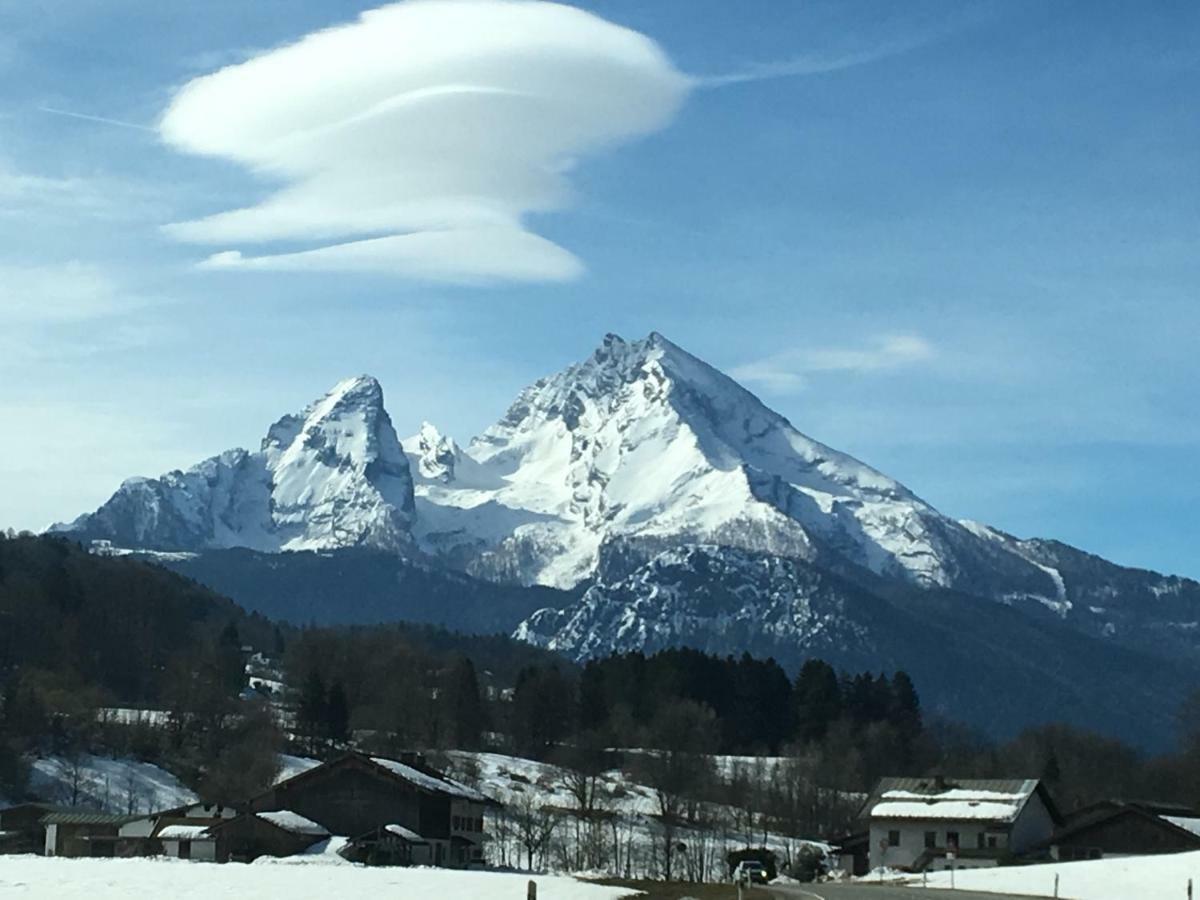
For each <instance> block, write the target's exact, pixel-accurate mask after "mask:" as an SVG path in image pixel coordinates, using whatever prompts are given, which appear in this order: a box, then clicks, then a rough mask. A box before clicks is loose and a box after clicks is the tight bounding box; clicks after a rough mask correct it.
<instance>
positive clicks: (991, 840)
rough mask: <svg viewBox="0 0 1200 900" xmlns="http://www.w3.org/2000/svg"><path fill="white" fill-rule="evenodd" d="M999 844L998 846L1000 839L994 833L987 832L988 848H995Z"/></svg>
mask: <svg viewBox="0 0 1200 900" xmlns="http://www.w3.org/2000/svg"><path fill="white" fill-rule="evenodd" d="M999 846H1000V840H999V839H998V838H997V837H996V836H995V835H994V834H989V835H988V849H990V850H995V849H996V848H997V847H999Z"/></svg>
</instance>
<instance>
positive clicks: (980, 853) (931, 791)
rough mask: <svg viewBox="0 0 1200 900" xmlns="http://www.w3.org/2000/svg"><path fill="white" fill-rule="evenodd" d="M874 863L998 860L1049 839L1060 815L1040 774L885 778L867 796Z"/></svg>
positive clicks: (958, 864) (930, 865)
mask: <svg viewBox="0 0 1200 900" xmlns="http://www.w3.org/2000/svg"><path fill="white" fill-rule="evenodd" d="M864 811H866V812H867V814H868V816H869V821H870V866H871V868H872V869H874V868H878V867H881V866H886V867H888V868H894V869H908V870H912V871H930V870H936V869H946V868H950V867H951V866H953V867H955V868H962V869H965V868H980V867H984V866H995V865H998V864H999V863H1000V862H1001V861H1003V860H1005V859H1007V858H1010V857H1014V856H1018V855H1020V854H1021V853H1023V852H1025V851H1026V850H1028V849H1030V848H1031V847H1034V846H1035V845H1038V844H1041V843H1043V842H1045V841H1046V840H1048V839H1049V838H1050V836H1051V834H1053V832H1054V829H1055V827H1056V825H1057V824H1058V823H1059V822H1060V821H1061V818H1060V816H1059V814H1058V811H1057V809H1056V808H1055V806H1054V802H1053V800H1051V798H1050V796H1049V794H1048V793H1047V792H1046V790H1045V788H1044V787H1043V786H1042V785H1041V783H1040V782H1039V781H1038V780H1037V779H1024V780H1022V779H960V780H953V779H948V778H885V779H883V780H882V781H881V782H880V784H879V786H878V787H877V788H876V789H875V791H874V793H873V794H872V795H871V798H870V799H869V800H868V801H867V805H866V807H864Z"/></svg>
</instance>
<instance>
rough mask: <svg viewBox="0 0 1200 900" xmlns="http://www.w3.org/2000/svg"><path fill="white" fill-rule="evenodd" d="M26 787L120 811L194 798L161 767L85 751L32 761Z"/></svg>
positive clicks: (67, 802)
mask: <svg viewBox="0 0 1200 900" xmlns="http://www.w3.org/2000/svg"><path fill="white" fill-rule="evenodd" d="M30 789H31V792H32V793H33V794H34V795H36V796H37V797H39V798H41V799H42V800H45V801H47V802H49V803H60V804H62V805H64V806H85V807H89V808H93V809H102V810H104V811H105V812H110V813H119V814H120V813H144V812H152V811H154V810H159V809H169V808H171V807H174V806H183V805H185V804H187V803H194V802H195V801H196V795H195V794H194V793H192V791H190V790H188V788H187V786H186V785H184V784H183V782H181V781H180V780H179V779H178V778H176V777H175V776H174V775H172V774H171V773H170V772H168V771H167V770H166V769H161V768H159V767H158V766H156V765H152V764H151V763H144V762H136V761H134V760H129V759H109V758H108V757H105V756H92V755H90V754H87V753H83V754H80V755H79V756H77V757H61V756H49V757H45V758H43V759H39V760H35V761H34V763H33V771H32V773H31V774H30Z"/></svg>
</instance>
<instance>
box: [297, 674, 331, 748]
mask: <svg viewBox="0 0 1200 900" xmlns="http://www.w3.org/2000/svg"><path fill="white" fill-rule="evenodd" d="M327 702H328V694H327V693H326V691H325V680H324V679H323V678H322V677H321V673H320V672H318V671H317V670H316V669H310V670H309V673H308V675H307V676H306V677H305V679H304V685H303V687H301V689H300V701H299V703H298V704H297V707H296V724H297V726H298V729H299V732H300V734H301V735H302V736H304V737H305V738H307V739H308V747H309V752H311V753H316V750H317V743H318V739H319V738H320V737H321V736H322V735H323V734H324V731H325V705H326V703H327Z"/></svg>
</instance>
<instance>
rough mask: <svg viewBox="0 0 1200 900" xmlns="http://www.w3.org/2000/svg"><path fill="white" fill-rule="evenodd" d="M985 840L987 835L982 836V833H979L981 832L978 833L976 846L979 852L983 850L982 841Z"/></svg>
mask: <svg viewBox="0 0 1200 900" xmlns="http://www.w3.org/2000/svg"><path fill="white" fill-rule="evenodd" d="M986 838H987V835H985V834H984V833H983V832H982V831H981V832H979V844H978V847H979V849H980V850H982V849H983V848H984V846H985V844H984V841H985V840H986Z"/></svg>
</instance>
